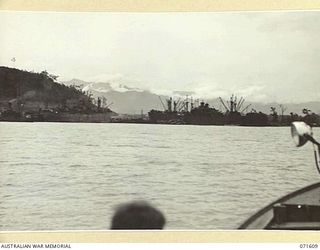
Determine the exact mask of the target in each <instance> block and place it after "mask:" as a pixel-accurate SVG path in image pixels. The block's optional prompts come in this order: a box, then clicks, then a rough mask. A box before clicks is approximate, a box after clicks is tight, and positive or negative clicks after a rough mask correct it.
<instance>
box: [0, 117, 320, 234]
mask: <svg viewBox="0 0 320 250" xmlns="http://www.w3.org/2000/svg"><path fill="white" fill-rule="evenodd" d="M315 136H316V137H317V138H319V137H320V130H319V129H315ZM0 154H1V158H0V167H1V168H0V176H1V177H0V230H4V231H5V230H69V229H71V230H78V229H79V230H82V229H85V230H86V229H108V228H109V225H110V219H111V217H112V214H113V212H114V208H115V206H116V205H118V204H119V203H122V202H127V201H131V200H137V199H138V200H140V199H143V200H147V201H150V202H151V203H152V204H154V205H155V206H157V207H158V208H159V209H161V210H162V211H163V212H164V214H165V216H166V218H167V225H166V229H235V228H237V226H239V224H240V223H241V222H242V221H244V220H245V219H246V218H247V217H248V216H250V215H251V214H252V213H253V212H255V211H257V210H258V209H260V208H261V207H263V206H264V205H267V204H268V203H270V202H272V201H273V200H275V199H277V198H279V197H280V196H283V195H285V194H287V193H288V192H290V191H293V190H295V189H297V188H301V187H303V186H306V185H309V184H311V183H314V182H317V181H319V179H320V178H319V176H318V174H317V170H316V168H315V166H314V159H313V152H312V146H311V145H307V146H305V147H303V148H299V149H298V148H295V147H294V146H293V143H292V142H291V138H290V130H289V128H288V127H281V128H275V127H267V128H249V127H232V126H224V127H218V126H217V127H216V126H174V125H138V124H76V123H74V124H71V123H68V124H66V123H3V122H2V123H0Z"/></svg>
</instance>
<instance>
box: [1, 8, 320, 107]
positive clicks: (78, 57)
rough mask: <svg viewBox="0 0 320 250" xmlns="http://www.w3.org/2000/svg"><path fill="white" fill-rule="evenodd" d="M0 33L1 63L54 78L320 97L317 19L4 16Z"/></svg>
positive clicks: (278, 97) (300, 15)
mask: <svg viewBox="0 0 320 250" xmlns="http://www.w3.org/2000/svg"><path fill="white" fill-rule="evenodd" d="M0 34H1V36H0V48H1V53H0V65H5V66H10V67H17V68H21V69H27V70H34V71H37V72H39V71H42V70H47V71H48V72H50V73H54V74H57V75H59V76H60V78H59V79H60V80H69V79H72V78H78V79H83V80H91V81H118V80H119V81H121V82H122V83H123V82H125V83H127V85H129V86H132V87H140V88H147V89H150V90H153V91H158V92H159V93H160V92H161V93H165V92H166V91H177V90H178V91H182V90H183V91H194V92H195V93H196V95H197V96H201V97H203V98H208V97H217V96H223V97H227V96H228V95H229V94H231V93H235V94H238V95H239V96H240V95H242V96H245V97H247V100H250V101H260V102H272V101H278V102H295V103H296V102H305V101H319V100H320V70H319V68H320V12H310V11H309V12H302V11H300V12H238V13H230V12H229V13H228V12H226V13H53V12H42V13H36V12H0ZM13 57H15V58H16V62H12V61H11V59H12V58H13Z"/></svg>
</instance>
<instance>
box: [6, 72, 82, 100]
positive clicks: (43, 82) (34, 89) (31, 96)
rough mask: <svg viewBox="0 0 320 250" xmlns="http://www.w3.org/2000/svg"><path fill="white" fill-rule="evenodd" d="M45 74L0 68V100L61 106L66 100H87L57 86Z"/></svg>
mask: <svg viewBox="0 0 320 250" xmlns="http://www.w3.org/2000/svg"><path fill="white" fill-rule="evenodd" d="M54 78H55V76H52V75H49V74H48V73H47V72H45V71H44V72H42V73H33V72H28V71H22V70H18V69H13V68H7V67H0V99H2V100H3V99H13V98H17V97H18V96H20V97H21V98H22V99H23V100H26V101H27V100H28V101H43V102H47V103H57V104H59V103H60V104H62V103H64V102H66V100H68V99H74V98H88V97H87V96H85V95H84V94H83V93H82V92H81V91H80V90H77V89H75V88H73V87H71V86H65V85H64V84H59V83H57V82H56V81H55V80H54Z"/></svg>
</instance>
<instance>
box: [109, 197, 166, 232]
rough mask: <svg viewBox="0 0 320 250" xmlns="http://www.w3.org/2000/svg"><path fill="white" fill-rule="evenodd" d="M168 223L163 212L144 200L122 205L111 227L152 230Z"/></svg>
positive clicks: (161, 227)
mask: <svg viewBox="0 0 320 250" xmlns="http://www.w3.org/2000/svg"><path fill="white" fill-rule="evenodd" d="M165 223H166V220H165V217H164V216H163V214H162V213H161V212H160V211H159V210H158V209H156V208H154V207H153V206H151V205H150V204H149V203H147V202H144V201H137V202H130V203H126V204H123V205H120V206H119V207H118V208H117V210H116V212H115V214H114V216H113V218H112V222H111V229H116V230H150V229H163V227H164V225H165Z"/></svg>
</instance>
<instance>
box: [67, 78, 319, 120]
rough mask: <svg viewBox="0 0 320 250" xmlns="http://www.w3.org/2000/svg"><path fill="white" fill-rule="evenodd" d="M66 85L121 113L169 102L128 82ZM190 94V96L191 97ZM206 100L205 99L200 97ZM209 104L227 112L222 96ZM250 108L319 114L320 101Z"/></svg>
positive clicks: (179, 93)
mask: <svg viewBox="0 0 320 250" xmlns="http://www.w3.org/2000/svg"><path fill="white" fill-rule="evenodd" d="M62 83H63V84H65V85H74V86H78V87H79V88H81V90H82V91H85V92H90V93H91V94H92V95H93V97H95V98H97V97H105V98H107V100H108V102H109V103H113V104H112V108H113V109H114V110H115V111H116V112H117V113H122V114H140V113H141V111H143V112H148V111H150V110H151V109H156V110H164V107H163V105H162V103H161V101H160V99H159V97H160V98H161V99H162V102H163V103H164V104H165V100H166V99H167V98H169V96H170V95H164V94H158V93H155V92H152V91H150V90H143V89H139V88H135V87H131V86H128V85H127V84H123V83H120V84H117V83H115V82H113V83H110V82H101V81H99V82H92V81H84V80H81V79H76V78H74V79H71V80H70V81H65V82H62ZM184 94H189V95H191V94H192V91H183V90H182V91H173V92H172V96H175V97H176V98H179V97H180V98H181V99H183V98H185V96H184ZM189 97H190V96H189ZM200 100H202V98H200ZM204 101H206V102H207V103H209V105H210V106H214V107H215V108H217V109H219V110H221V111H225V109H224V107H223V105H222V104H221V102H220V100H219V98H211V99H206V100H204ZM249 104H251V105H250V107H249V108H248V109H247V111H251V110H252V109H254V110H256V111H258V112H259V111H261V112H263V113H266V114H269V113H270V108H271V107H275V108H276V110H277V112H278V113H279V114H280V113H281V108H280V106H279V105H280V104H282V105H283V106H284V107H286V110H285V112H284V114H289V113H290V112H293V113H297V114H302V109H304V108H307V109H310V110H311V111H312V112H314V113H316V114H320V101H319V102H318V101H309V102H303V103H278V102H269V103H259V102H250V101H247V102H246V103H245V104H244V105H243V108H245V107H246V106H247V105H249Z"/></svg>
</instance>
